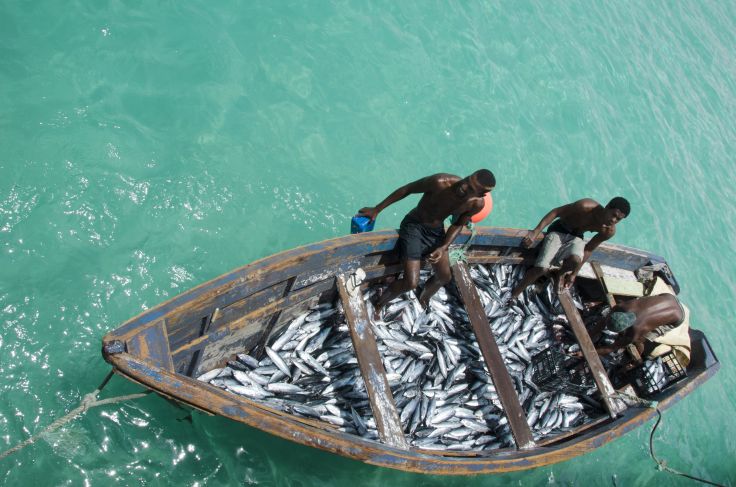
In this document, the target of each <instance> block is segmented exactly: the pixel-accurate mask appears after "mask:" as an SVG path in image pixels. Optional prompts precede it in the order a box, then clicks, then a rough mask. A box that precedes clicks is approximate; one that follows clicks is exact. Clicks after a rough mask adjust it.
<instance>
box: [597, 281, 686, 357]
mask: <svg viewBox="0 0 736 487" xmlns="http://www.w3.org/2000/svg"><path fill="white" fill-rule="evenodd" d="M611 311H612V312H614V311H623V312H626V311H628V312H631V313H635V314H636V321H634V324H633V325H632V326H630V327H629V328H627V329H626V330H624V331H623V332H622V333H620V334H619V336H618V338H616V341H614V342H613V343H612V344H611V345H607V346H604V347H597V348H596V351H597V352H598V354H599V355H607V354H609V353H611V352H613V351H615V350H619V349H621V348H623V347H625V346H627V345H628V344H630V343H633V344H634V345H636V347H637V349H638V350H639V352H640V353H641V351H642V350H643V348H644V337H645V336H646V335H647V333H649V332H651V331H653V330H656V329H657V328H659V327H660V326H665V325H669V324H672V323H678V322H679V321H681V320H682V319H683V316H682V310H681V309H680V305H679V304H678V303H677V299H676V298H675V297H674V296H672V295H671V294H661V295H659V296H646V297H642V298H637V299H632V300H631V301H627V302H625V303H622V304H619V305H618V306H616V307H615V308H614V309H613V310H611ZM610 322H611V314H609V315H608V316H607V317H606V318H604V319H602V320H600V321H598V323H596V324H595V325H594V326H593V328H592V329H591V331H590V334H591V338H593V340H594V341H597V340H598V338H599V337H600V334H601V332H602V331H603V330H604V329H605V328H606V327H608V326H609V325H610Z"/></svg>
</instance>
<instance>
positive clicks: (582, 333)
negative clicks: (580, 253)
mask: <svg viewBox="0 0 736 487" xmlns="http://www.w3.org/2000/svg"><path fill="white" fill-rule="evenodd" d="M557 296H558V297H559V299H560V304H562V308H563V309H564V310H565V315H566V316H567V321H568V322H569V323H570V327H571V328H572V331H573V333H574V334H575V337H576V338H577V340H578V344H580V350H582V352H583V357H584V358H585V361H586V362H587V363H588V367H590V371H591V373H592V374H593V380H595V384H596V386H597V387H598V390H599V391H600V393H601V396H603V403H604V405H605V407H606V410H607V411H608V414H610V415H611V417H612V418H615V417H616V415H618V414H619V413H621V412H622V411H623V410H625V409H626V405H624V404H623V402H622V401H614V400H613V399H612V398H611V396H612V395H613V394H615V392H616V391H615V390H614V388H613V384H611V380H610V379H609V378H608V374H607V373H606V369H604V368H603V364H602V363H601V359H600V357H599V356H598V352H597V351H596V350H595V346H594V345H593V340H591V338H590V335H589V334H588V330H587V329H586V328H585V324H584V323H583V319H582V318H581V317H580V313H578V310H577V308H576V307H575V303H573V301H572V296H571V295H570V290H569V289H565V288H564V287H563V284H562V280H561V279H560V280H559V281H558V283H557Z"/></svg>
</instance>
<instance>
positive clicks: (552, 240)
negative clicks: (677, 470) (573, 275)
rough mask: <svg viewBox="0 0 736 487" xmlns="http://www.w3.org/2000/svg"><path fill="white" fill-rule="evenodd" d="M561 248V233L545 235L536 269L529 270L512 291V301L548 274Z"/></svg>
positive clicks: (535, 265)
mask: <svg viewBox="0 0 736 487" xmlns="http://www.w3.org/2000/svg"><path fill="white" fill-rule="evenodd" d="M561 247H562V236H561V235H560V234H559V233H557V232H549V233H548V234H547V235H545V237H544V240H543V241H542V248H541V249H540V251H539V255H538V256H537V261H536V262H535V263H534V267H532V268H531V269H528V270H527V271H526V274H524V278H523V279H522V280H521V282H520V283H519V284H517V286H516V287H515V288H514V289H512V290H511V299H516V298H518V297H519V295H520V294H521V293H522V292H524V289H526V288H527V286H529V285H530V284H533V283H534V281H536V280H537V279H539V278H540V277H542V276H544V275H545V274H547V271H548V270H549V266H550V264H551V263H552V260H553V259H554V258H555V256H556V255H557V252H558V251H559V250H560V248H561Z"/></svg>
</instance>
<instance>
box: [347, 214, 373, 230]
mask: <svg viewBox="0 0 736 487" xmlns="http://www.w3.org/2000/svg"><path fill="white" fill-rule="evenodd" d="M375 224H376V221H375V220H373V221H371V219H370V218H368V217H367V216H362V215H355V216H354V217H353V219H352V220H350V233H363V232H370V231H371V230H373V225H375Z"/></svg>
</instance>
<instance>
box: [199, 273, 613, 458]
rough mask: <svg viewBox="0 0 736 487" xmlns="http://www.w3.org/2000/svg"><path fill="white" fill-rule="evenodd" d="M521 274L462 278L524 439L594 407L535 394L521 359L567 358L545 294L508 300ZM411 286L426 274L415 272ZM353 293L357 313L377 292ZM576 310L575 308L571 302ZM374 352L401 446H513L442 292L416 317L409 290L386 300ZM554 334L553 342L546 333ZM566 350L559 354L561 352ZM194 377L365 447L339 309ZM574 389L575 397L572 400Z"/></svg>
mask: <svg viewBox="0 0 736 487" xmlns="http://www.w3.org/2000/svg"><path fill="white" fill-rule="evenodd" d="M523 272H524V269H523V266H510V265H495V266H485V265H476V266H473V267H471V276H472V277H473V279H474V281H475V284H476V286H477V289H478V293H479V295H480V298H481V300H482V303H483V306H484V309H485V312H486V314H487V316H488V318H489V322H490V324H491V329H492V331H493V334H494V336H495V339H496V341H497V343H498V345H499V348H500V350H501V353H502V355H503V357H504V361H505V363H506V366H507V368H508V371H509V373H510V375H511V377H512V379H513V381H514V384H515V386H516V390H517V393H518V395H519V400H520V403H521V404H522V405H523V407H524V409H525V412H526V415H527V420H528V423H529V425H530V427H531V429H532V432H533V434H534V437H535V439H539V438H543V437H545V436H547V435H553V434H556V433H557V432H559V431H561V430H565V429H569V428H572V427H574V426H577V425H579V424H582V423H584V422H587V421H589V420H590V419H591V418H593V417H595V415H597V414H599V412H600V411H599V408H600V406H599V405H598V404H597V403H596V401H595V400H594V399H592V398H591V397H590V395H591V394H592V393H593V390H589V391H582V392H581V393H580V394H570V393H569V391H568V392H565V391H561V390H559V389H558V388H557V389H555V388H550V387H547V389H550V390H551V391H545V390H543V389H544V388H545V387H544V384H535V383H534V381H533V377H534V376H535V370H537V369H538V365H539V364H536V368H535V363H534V360H533V357H534V356H535V355H536V354H537V353H538V352H540V351H543V350H545V349H548V348H549V347H558V348H562V351H563V352H565V353H567V352H572V351H574V350H575V347H576V346H577V345H574V344H572V345H571V344H570V343H571V342H570V340H569V339H567V338H569V336H568V335H569V334H570V332H569V329H568V327H567V320H566V318H565V317H564V314H562V313H561V308H560V306H559V303H558V302H557V300H556V296H555V295H554V293H553V292H552V286H551V282H550V283H548V284H547V285H546V286H544V287H543V288H542V289H534V288H533V287H530V288H529V289H528V290H527V291H525V292H524V293H523V294H522V296H521V297H520V299H516V300H509V295H510V292H511V289H512V288H513V287H514V286H515V285H516V283H517V282H518V281H519V280H520V279H521V278H522V277H523ZM421 277H422V280H423V281H424V280H426V279H427V278H428V277H429V273H428V272H426V271H422V276H421ZM379 289H380V285H378V284H375V285H373V286H372V287H370V288H369V289H367V290H366V291H365V293H364V295H363V297H364V300H365V302H366V306H367V308H368V313H369V315H372V314H373V307H372V301H373V300H374V298H375V296H374V295H375V294H376V293H377V292H378V291H379ZM576 301H578V305H579V306H582V305H581V304H579V299H576ZM372 329H373V332H374V335H375V336H376V341H377V344H378V349H379V353H380V354H381V357H382V359H383V364H384V368H385V370H386V376H387V380H388V383H389V386H390V387H391V392H392V395H393V397H394V402H395V404H396V407H397V411H398V414H399V417H400V420H401V424H402V427H403V429H404V432H405V434H406V438H407V440H408V441H409V442H410V443H411V444H412V445H414V446H416V447H419V448H424V449H434V450H457V451H476V450H492V449H498V448H506V447H511V446H513V445H514V440H513V437H512V435H511V431H510V427H509V424H508V420H507V418H506V417H505V415H504V412H503V409H502V407H501V403H500V401H499V398H498V395H497V393H496V390H495V388H494V386H493V383H492V381H491V378H490V374H489V373H488V370H487V369H486V366H485V363H484V360H483V357H482V354H481V352H480V349H479V347H478V343H477V341H476V339H475V336H474V334H473V332H472V329H471V327H470V324H469V322H468V316H467V312H466V311H465V308H464V306H463V305H462V302H461V301H460V299H459V298H458V295H457V292H456V290H455V289H454V287H453V286H452V285H449V286H448V287H447V289H444V288H441V289H440V291H439V292H438V293H437V294H435V296H433V297H432V299H431V300H430V303H429V306H428V308H427V309H426V310H425V309H422V308H421V306H420V305H419V302H418V300H417V299H416V297H415V295H414V293H407V294H404V295H403V296H400V297H399V298H397V299H395V300H393V301H392V302H390V303H389V304H388V305H387V306H386V308H385V309H384V310H383V311H382V319H381V320H378V321H375V322H372ZM555 335H557V337H556V336H555ZM566 343H567V345H566ZM199 380H202V381H205V382H209V383H210V384H212V385H215V386H218V387H222V388H225V389H227V390H229V391H231V392H233V393H235V394H240V395H244V396H246V397H248V398H250V399H252V400H255V401H260V402H263V403H264V404H267V405H268V406H269V407H272V408H278V409H281V410H284V411H287V412H290V413H292V414H296V415H300V416H303V417H308V418H314V419H320V420H322V421H326V422H329V423H331V424H333V425H335V426H336V427H337V428H338V429H340V430H341V431H344V432H347V433H351V434H357V435H360V436H362V437H364V438H369V439H377V438H378V434H377V430H376V423H375V420H374V418H373V415H372V412H371V407H370V403H369V400H368V393H367V392H366V388H365V384H364V382H363V379H362V377H361V375H360V370H359V368H358V364H357V360H356V358H355V353H354V351H353V345H352V341H351V338H350V334H349V330H348V326H347V324H346V322H345V316H344V313H343V311H342V306H341V304H340V303H339V301H338V302H335V303H334V304H330V303H327V304H322V305H319V306H316V307H314V308H313V309H311V310H309V311H307V312H305V313H302V314H301V315H299V316H298V317H296V318H295V319H294V320H293V321H292V322H291V323H289V324H288V326H285V327H284V328H282V329H281V330H280V331H279V333H278V334H277V336H274V337H272V338H271V340H270V344H269V346H267V347H265V356H264V357H263V358H262V359H261V360H256V359H255V358H253V357H252V356H250V355H247V354H245V353H242V354H238V355H237V356H236V357H235V359H234V360H232V361H230V362H228V364H227V366H226V367H224V368H221V369H215V370H212V371H210V372H208V373H206V374H204V375H202V376H200V377H199ZM579 392H580V391H579Z"/></svg>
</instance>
